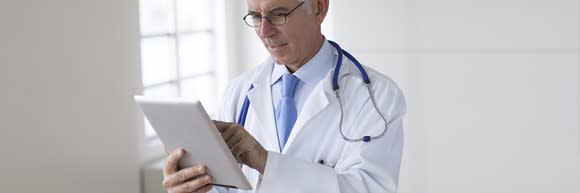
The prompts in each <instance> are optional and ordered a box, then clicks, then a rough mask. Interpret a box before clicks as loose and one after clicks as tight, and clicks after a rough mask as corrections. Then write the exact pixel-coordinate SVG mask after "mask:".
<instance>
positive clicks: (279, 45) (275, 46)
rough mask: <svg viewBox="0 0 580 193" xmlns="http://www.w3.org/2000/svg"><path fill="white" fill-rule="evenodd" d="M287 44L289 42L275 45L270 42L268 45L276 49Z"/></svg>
mask: <svg viewBox="0 0 580 193" xmlns="http://www.w3.org/2000/svg"><path fill="white" fill-rule="evenodd" d="M285 45H288V44H286V43H284V44H275V45H272V44H270V45H268V47H270V48H273V49H276V48H280V47H282V46H285Z"/></svg>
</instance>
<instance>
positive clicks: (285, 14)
mask: <svg viewBox="0 0 580 193" xmlns="http://www.w3.org/2000/svg"><path fill="white" fill-rule="evenodd" d="M304 2H305V1H302V2H300V3H299V4H298V5H297V6H296V7H294V9H292V10H290V11H289V12H288V13H278V14H276V15H275V16H276V17H280V16H284V22H282V23H281V24H274V23H272V19H270V17H271V15H269V16H266V17H262V16H258V15H252V13H248V14H247V15H246V16H244V17H243V18H242V20H244V23H246V25H248V26H250V27H253V28H259V27H261V26H262V23H263V22H262V19H264V18H265V19H267V20H268V22H270V24H272V25H275V26H281V25H284V24H286V21H287V20H288V19H287V17H288V16H289V15H290V14H292V12H294V11H295V10H296V9H298V7H300V6H301V5H302V4H304ZM248 16H252V17H256V18H258V17H259V18H260V25H257V26H253V25H250V24H249V23H248V21H247V20H246V17H248Z"/></svg>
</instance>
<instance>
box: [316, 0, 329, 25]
mask: <svg viewBox="0 0 580 193" xmlns="http://www.w3.org/2000/svg"><path fill="white" fill-rule="evenodd" d="M313 1H314V2H313V5H312V9H313V10H312V11H313V12H314V14H315V15H316V23H317V24H322V22H323V21H324V18H325V17H326V14H327V13H328V0H313Z"/></svg>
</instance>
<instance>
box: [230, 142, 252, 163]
mask: <svg viewBox="0 0 580 193" xmlns="http://www.w3.org/2000/svg"><path fill="white" fill-rule="evenodd" d="M231 151H232V154H233V155H234V157H235V158H236V159H237V160H238V161H240V162H244V161H245V160H244V159H242V158H243V157H242V154H243V153H245V152H247V151H249V150H248V149H246V148H245V147H244V143H243V142H242V141H240V142H238V143H236V144H234V145H233V146H232V148H231Z"/></svg>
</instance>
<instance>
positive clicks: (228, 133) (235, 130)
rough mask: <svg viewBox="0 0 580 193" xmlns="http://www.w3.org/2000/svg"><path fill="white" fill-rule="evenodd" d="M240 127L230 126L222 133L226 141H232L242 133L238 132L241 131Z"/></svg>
mask: <svg viewBox="0 0 580 193" xmlns="http://www.w3.org/2000/svg"><path fill="white" fill-rule="evenodd" d="M240 129H241V128H229V129H227V130H226V131H225V132H224V133H222V138H223V139H224V141H226V142H228V141H231V140H232V138H233V137H234V136H236V135H240V134H238V133H239V132H240Z"/></svg>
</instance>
